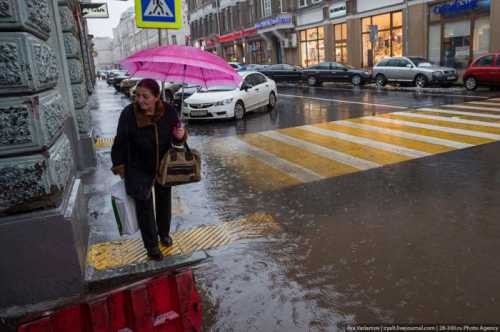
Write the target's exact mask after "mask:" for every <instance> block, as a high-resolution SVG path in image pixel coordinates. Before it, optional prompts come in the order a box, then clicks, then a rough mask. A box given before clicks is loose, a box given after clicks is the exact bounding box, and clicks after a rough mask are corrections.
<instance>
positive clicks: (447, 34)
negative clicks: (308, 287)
mask: <svg viewBox="0 0 500 332" xmlns="http://www.w3.org/2000/svg"><path fill="white" fill-rule="evenodd" d="M470 32H471V31H470V21H469V20H467V21H460V22H450V23H445V25H444V33H443V50H444V54H443V57H444V65H445V66H447V67H454V68H465V67H467V64H468V62H469V58H470V46H471V38H470Z"/></svg>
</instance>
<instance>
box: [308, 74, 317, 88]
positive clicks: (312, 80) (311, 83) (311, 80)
mask: <svg viewBox="0 0 500 332" xmlns="http://www.w3.org/2000/svg"><path fill="white" fill-rule="evenodd" d="M307 85H309V86H316V85H318V80H317V79H316V77H314V76H309V77H308V78H307Z"/></svg>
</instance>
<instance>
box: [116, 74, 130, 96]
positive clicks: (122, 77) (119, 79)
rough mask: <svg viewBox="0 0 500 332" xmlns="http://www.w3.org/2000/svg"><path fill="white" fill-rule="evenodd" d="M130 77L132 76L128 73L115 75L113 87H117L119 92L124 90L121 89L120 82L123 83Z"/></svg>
mask: <svg viewBox="0 0 500 332" xmlns="http://www.w3.org/2000/svg"><path fill="white" fill-rule="evenodd" d="M129 77H130V76H128V74H119V75H118V76H115V77H114V78H113V81H112V82H113V83H112V84H113V87H114V88H115V90H116V91H117V92H122V90H121V85H120V84H121V83H122V82H123V81H124V80H126V79H128V78H129Z"/></svg>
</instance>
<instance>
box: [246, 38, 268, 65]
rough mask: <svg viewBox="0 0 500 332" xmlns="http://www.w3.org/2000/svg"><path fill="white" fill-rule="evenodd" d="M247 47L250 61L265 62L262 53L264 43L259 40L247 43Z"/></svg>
mask: <svg viewBox="0 0 500 332" xmlns="http://www.w3.org/2000/svg"><path fill="white" fill-rule="evenodd" d="M248 48H249V51H250V63H257V64H261V63H265V62H266V61H265V60H266V57H265V53H264V45H263V42H262V41H261V40H257V41H254V42H249V43H248Z"/></svg>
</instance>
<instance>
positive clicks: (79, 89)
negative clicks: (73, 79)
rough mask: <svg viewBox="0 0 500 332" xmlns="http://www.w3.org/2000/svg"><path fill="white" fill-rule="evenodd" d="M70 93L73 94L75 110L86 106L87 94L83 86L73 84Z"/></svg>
mask: <svg viewBox="0 0 500 332" xmlns="http://www.w3.org/2000/svg"><path fill="white" fill-rule="evenodd" d="M71 91H72V92H73V102H74V104H75V108H83V107H85V105H86V104H87V100H88V93H87V89H86V87H85V84H73V85H71Z"/></svg>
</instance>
